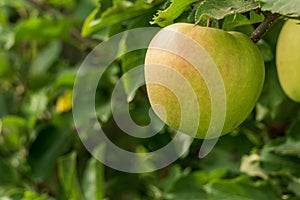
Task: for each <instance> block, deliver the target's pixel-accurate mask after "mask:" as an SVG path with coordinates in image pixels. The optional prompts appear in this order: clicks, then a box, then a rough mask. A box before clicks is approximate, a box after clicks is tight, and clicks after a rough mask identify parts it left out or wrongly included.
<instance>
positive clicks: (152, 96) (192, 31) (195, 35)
mask: <svg viewBox="0 0 300 200" xmlns="http://www.w3.org/2000/svg"><path fill="white" fill-rule="evenodd" d="M163 30H168V31H169V32H173V33H178V34H180V35H182V37H178V35H177V36H175V35H176V34H169V33H168V32H165V31H163ZM186 37H188V38H190V39H191V40H193V41H195V43H196V44H197V46H198V48H200V49H202V51H200V52H203V55H198V54H197V55H193V57H194V58H195V59H197V62H198V64H199V65H200V66H202V65H203V67H204V69H207V70H209V67H212V66H206V65H207V62H206V61H205V60H207V59H208V57H209V59H211V60H212V61H213V62H214V63H215V65H216V68H217V70H218V71H219V73H220V75H221V78H222V81H223V85H224V87H223V88H225V94H226V103H224V102H223V103H224V105H225V106H226V114H225V123H224V126H223V130H222V132H221V135H224V134H226V133H228V132H230V131H232V130H233V129H235V128H236V127H237V126H239V125H240V124H241V123H242V122H243V121H244V120H245V119H246V118H247V116H248V115H249V114H250V113H251V111H252V110H253V108H254V106H255V104H256V102H257V100H258V98H259V96H260V93H261V90H262V87H263V83H264V75H265V71H264V61H263V58H262V55H261V53H260V51H259V49H258V48H257V46H256V45H255V44H254V43H253V42H252V41H251V40H250V39H249V38H248V37H247V36H246V35H244V34H242V33H239V32H226V31H224V30H221V29H216V28H210V27H201V26H196V25H194V24H188V23H176V24H172V25H170V26H167V27H165V28H164V29H162V30H161V31H160V32H158V33H157V34H156V35H155V36H154V38H153V39H152V41H151V43H150V45H149V48H148V50H147V53H146V58H145V80H146V88H147V93H148V97H149V101H150V104H151V106H152V108H153V110H154V112H155V113H156V114H157V115H158V117H159V118H161V119H162V120H163V121H164V122H165V123H166V124H167V125H169V126H171V127H173V128H174V129H177V130H178V129H179V130H180V131H182V132H184V133H186V134H190V130H189V127H188V126H185V127H183V128H181V127H180V123H181V122H180V120H181V116H182V114H183V113H181V109H180V106H182V105H180V103H179V101H178V98H177V97H176V96H177V94H174V93H173V92H174V91H173V92H172V91H171V90H170V89H168V88H167V87H166V86H164V84H159V83H151V80H152V79H153V78H155V76H160V77H161V78H162V80H163V79H166V81H170V82H172V84H175V85H176V87H177V88H180V87H181V85H183V84H184V83H183V81H182V80H181V79H179V78H178V77H177V76H173V75H171V74H168V72H166V70H164V67H161V68H160V67H154V66H165V67H168V68H170V69H172V70H176V72H178V73H179V74H180V75H181V76H182V77H184V79H185V80H187V81H188V82H189V84H190V85H191V87H192V88H193V90H194V94H195V95H196V97H197V102H196V103H197V104H198V105H197V106H199V112H200V113H199V114H200V115H199V123H198V124H197V127H198V129H197V134H196V136H195V137H196V138H214V137H217V136H219V135H220V133H219V134H217V133H216V134H212V135H207V136H206V133H207V130H208V127H209V124H210V121H211V113H212V109H211V105H212V101H213V100H211V96H210V94H211V93H210V92H211V91H209V88H208V87H207V84H206V82H205V78H206V77H203V76H202V75H201V73H199V71H197V70H196V69H195V67H194V66H193V65H192V64H191V63H190V62H188V61H187V60H186V59H185V58H184V56H182V55H179V54H177V55H176V54H174V53H172V52H170V51H166V50H164V48H163V47H164V46H165V47H166V48H168V47H167V46H168V45H169V44H176V45H175V48H177V50H176V52H185V53H186V52H188V53H190V54H193V52H196V50H197V49H193V48H194V47H191V46H188V45H186V40H185V38H186ZM157 46H160V47H162V48H157ZM201 54H202V53H201ZM204 65H205V66H204ZM204 71H205V70H204ZM210 78H211V77H210ZM214 78H217V77H214ZM180 95H183V96H184V95H186V94H185V91H184V90H181V91H180ZM224 96H225V95H224ZM185 99H186V100H185V101H186V102H181V104H191V105H192V104H193V103H194V102H192V100H189V98H185ZM156 105H160V106H162V107H163V108H164V109H163V110H162V109H161V107H156ZM194 106H195V105H194ZM192 107H193V105H192ZM184 112H189V113H190V114H191V115H192V114H193V110H192V109H191V110H189V111H184ZM189 113H188V115H185V116H189ZM185 114H186V113H185ZM185 120H187V121H188V123H190V124H189V125H191V126H192V125H194V123H197V122H196V121H197V120H193V119H192V118H191V119H189V117H187V119H185ZM213 125H214V124H213ZM180 128H181V129H180Z"/></svg>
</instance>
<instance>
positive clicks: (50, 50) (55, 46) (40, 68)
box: [30, 41, 62, 76]
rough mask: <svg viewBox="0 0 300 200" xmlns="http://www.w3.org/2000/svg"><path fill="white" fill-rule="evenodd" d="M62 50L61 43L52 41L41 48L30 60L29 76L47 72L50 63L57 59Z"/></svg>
mask: <svg viewBox="0 0 300 200" xmlns="http://www.w3.org/2000/svg"><path fill="white" fill-rule="evenodd" d="M61 50H62V46H61V43H60V42H59V41H54V42H52V43H50V44H49V45H48V46H47V47H46V48H44V49H42V50H41V51H40V52H39V54H38V55H37V57H36V59H35V60H34V61H33V62H32V65H31V68H30V76H38V75H41V74H44V73H46V72H47V70H48V69H49V68H50V67H51V66H52V64H53V63H54V62H55V61H56V60H57V59H58V57H59V54H60V52H61Z"/></svg>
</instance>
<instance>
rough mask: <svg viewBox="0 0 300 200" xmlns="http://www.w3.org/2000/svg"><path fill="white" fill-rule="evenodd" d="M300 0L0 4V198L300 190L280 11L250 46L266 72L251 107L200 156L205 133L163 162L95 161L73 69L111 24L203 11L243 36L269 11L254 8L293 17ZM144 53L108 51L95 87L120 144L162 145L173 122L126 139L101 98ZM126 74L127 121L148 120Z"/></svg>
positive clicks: (234, 195)
mask: <svg viewBox="0 0 300 200" xmlns="http://www.w3.org/2000/svg"><path fill="white" fill-rule="evenodd" d="M299 5H300V2H299V0H294V1H284V0H261V1H255V0H206V1H197V0H186V1H182V0H169V1H165V0H113V1H111V0H99V1H96V0H65V1H58V0H47V1H46V0H14V1H11V0H3V1H1V2H0V199H23V200H27V199H28V200H29V199H31V200H32V199H36V200H48V199H49V200H50V199H72V200H77V199H78V200H81V199H99V200H100V199H104V198H105V197H106V198H108V199H156V200H165V199H168V200H176V199H190V200H192V199H217V200H218V199H230V200H232V199H239V200H243V199H245V200H246V199H255V200H260V199H262V200H264V199H291V200H293V199H299V198H300V193H299V189H298V188H300V174H299V170H298V169H299V167H300V164H299V163H300V153H299V152H300V149H299V144H300V136H299V134H300V126H299V124H300V112H299V111H300V105H299V104H296V103H293V102H292V101H290V100H289V99H288V98H287V97H286V96H285V95H284V93H283V92H282V90H281V88H280V85H279V83H278V78H277V75H276V66H275V62H274V52H275V49H276V41H277V37H278V34H279V32H280V28H281V26H282V23H283V21H282V20H281V21H279V22H278V23H277V24H276V25H275V26H274V27H273V28H272V29H271V30H270V31H269V32H268V33H267V35H266V36H265V37H264V39H263V40H261V41H260V42H259V43H258V46H259V47H260V49H261V51H262V54H263V56H264V60H265V63H266V81H265V86H264V90H263V93H262V95H261V98H260V100H259V102H258V103H257V106H256V108H255V110H254V112H253V113H252V114H251V116H249V118H248V119H247V120H246V121H245V122H244V123H243V124H242V125H241V126H240V127H239V128H238V129H236V130H235V131H234V132H233V133H231V134H229V135H227V136H224V137H222V138H220V140H219V142H218V144H217V145H216V146H215V148H214V149H213V151H212V152H211V153H210V154H209V155H208V156H207V157H205V158H204V159H201V160H200V159H199V158H198V157H197V153H198V150H199V149H198V148H199V146H200V145H201V142H202V141H201V140H195V141H194V142H193V144H192V146H191V148H190V150H189V152H187V154H186V155H185V156H184V157H183V158H181V159H179V160H178V161H176V162H175V163H174V164H172V165H170V166H169V167H166V168H164V169H161V170H158V171H156V172H152V173H147V174H128V173H123V172H118V171H116V170H113V169H110V168H108V167H104V166H103V165H102V164H101V163H99V162H98V161H96V160H95V159H94V158H91V156H90V154H89V153H88V152H87V151H86V150H85V148H84V147H83V145H82V144H81V141H80V140H79V138H78V136H77V135H76V130H75V128H74V123H73V118H72V113H71V106H72V88H73V84H74V80H75V77H76V72H77V70H78V67H79V66H80V64H81V62H82V61H83V59H84V58H85V56H86V55H87V54H88V52H89V51H90V50H91V49H92V48H93V47H95V46H96V45H97V44H98V43H99V42H100V41H102V40H106V39H107V38H109V37H110V36H112V35H114V34H116V33H119V32H122V31H124V30H128V29H132V28H136V27H145V26H157V25H159V26H162V27H163V26H167V25H169V24H171V23H174V22H180V21H184V22H190V23H200V24H202V25H205V24H206V23H207V21H208V20H211V21H212V25H213V26H216V27H219V28H222V29H225V30H237V31H241V32H244V33H245V34H248V35H250V34H251V33H252V31H253V30H254V28H255V26H256V25H257V23H260V22H262V21H263V20H264V18H265V16H264V15H263V14H262V12H261V11H271V12H275V13H280V14H282V15H285V16H287V17H293V18H297V17H299V16H300V7H299ZM153 16H154V17H153ZM82 36H84V37H85V38H84V37H82ZM125 45H126V44H125ZM144 55H145V51H144V50H141V51H134V52H130V53H128V54H126V55H124V56H122V57H121V58H119V59H118V60H116V61H115V62H114V63H113V64H112V65H111V66H110V67H109V68H108V70H107V71H106V72H105V76H104V77H103V80H102V81H101V83H103V84H101V85H99V90H98V91H97V96H96V99H97V105H96V111H97V115H98V117H99V121H100V122H101V124H102V125H103V127H104V129H105V130H106V131H107V135H109V137H110V138H111V139H112V140H113V141H114V142H115V143H116V144H117V145H119V146H121V147H122V148H124V149H130V150H136V151H143V152H145V151H151V150H155V149H157V148H160V147H161V146H163V145H164V144H166V143H168V142H169V141H170V139H171V134H169V132H170V130H168V129H167V128H166V129H165V130H164V131H163V132H165V133H166V134H158V135H157V136H155V137H153V138H149V139H137V138H134V139H133V138H130V137H128V136H126V135H124V134H122V132H121V131H120V130H119V129H118V128H117V126H116V124H114V122H113V120H111V108H110V101H109V100H110V94H111V91H112V89H113V87H114V85H115V84H116V80H118V79H119V77H120V76H121V75H122V74H123V73H125V72H126V71H128V70H130V69H132V68H133V67H136V66H139V65H141V64H143V61H144ZM124 81H125V86H126V88H125V89H126V92H127V95H128V99H129V100H130V104H131V114H132V117H133V119H134V120H135V121H137V122H138V123H140V124H145V123H147V122H148V120H149V118H148V116H147V113H148V112H147V111H148V109H149V103H148V100H147V97H146V95H145V93H144V91H143V89H141V90H139V91H137V92H136V93H135V92H133V91H131V90H130V88H132V87H131V84H132V81H131V80H130V77H129V78H125V79H124ZM100 150H101V148H100ZM128 183H130V184H128Z"/></svg>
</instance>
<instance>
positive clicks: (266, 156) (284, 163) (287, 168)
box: [260, 138, 300, 176]
mask: <svg viewBox="0 0 300 200" xmlns="http://www.w3.org/2000/svg"><path fill="white" fill-rule="evenodd" d="M285 142H286V139H285V138H278V139H276V140H272V141H271V142H269V143H268V144H266V145H265V146H264V147H263V149H262V150H261V159H260V162H261V167H262V168H263V169H264V170H265V171H266V172H268V173H278V174H286V175H291V174H292V175H297V176H300V172H299V168H300V159H299V158H298V157H294V156H287V155H280V154H277V153H278V150H277V149H278V148H279V149H281V147H280V146H281V145H284V144H285ZM276 150H277V153H276ZM281 150H282V149H281ZM279 152H281V151H279Z"/></svg>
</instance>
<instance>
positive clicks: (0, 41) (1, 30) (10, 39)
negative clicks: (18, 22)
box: [0, 23, 15, 50]
mask: <svg viewBox="0 0 300 200" xmlns="http://www.w3.org/2000/svg"><path fill="white" fill-rule="evenodd" d="M14 44H15V31H14V30H13V28H11V27H9V26H5V25H4V24H2V23H0V47H1V48H4V49H5V50H8V49H10V48H11V47H12V46H13V45H14Z"/></svg>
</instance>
